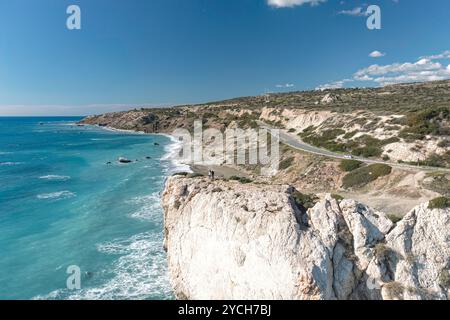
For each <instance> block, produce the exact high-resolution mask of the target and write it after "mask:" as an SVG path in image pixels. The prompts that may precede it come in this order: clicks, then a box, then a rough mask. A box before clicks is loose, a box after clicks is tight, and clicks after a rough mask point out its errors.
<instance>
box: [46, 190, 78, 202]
mask: <svg viewBox="0 0 450 320" xmlns="http://www.w3.org/2000/svg"><path fill="white" fill-rule="evenodd" d="M75 196H76V194H75V193H73V192H70V191H58V192H52V193H42V194H39V195H37V198H38V199H40V200H60V199H68V198H73V197H75Z"/></svg>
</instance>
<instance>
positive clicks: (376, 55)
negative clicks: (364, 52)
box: [369, 50, 386, 58]
mask: <svg viewBox="0 0 450 320" xmlns="http://www.w3.org/2000/svg"><path fill="white" fill-rule="evenodd" d="M385 55H386V53H384V52H380V51H378V50H375V51H373V52H371V53H370V54H369V57H371V58H381V57H384V56H385Z"/></svg>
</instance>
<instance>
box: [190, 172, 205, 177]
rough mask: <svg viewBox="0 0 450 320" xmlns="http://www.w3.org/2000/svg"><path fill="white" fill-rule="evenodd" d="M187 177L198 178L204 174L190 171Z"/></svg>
mask: <svg viewBox="0 0 450 320" xmlns="http://www.w3.org/2000/svg"><path fill="white" fill-rule="evenodd" d="M187 177H188V178H198V177H204V175H203V174H201V173H196V172H194V173H189V174H188V175H187Z"/></svg>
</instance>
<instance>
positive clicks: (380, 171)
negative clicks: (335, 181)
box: [342, 164, 392, 189]
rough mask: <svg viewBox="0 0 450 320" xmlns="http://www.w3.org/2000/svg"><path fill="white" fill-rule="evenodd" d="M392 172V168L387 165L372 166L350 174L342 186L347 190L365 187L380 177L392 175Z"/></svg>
mask: <svg viewBox="0 0 450 320" xmlns="http://www.w3.org/2000/svg"><path fill="white" fill-rule="evenodd" d="M391 172H392V168H391V167H390V166H388V165H386V164H372V165H370V166H367V167H362V168H359V169H356V170H354V171H352V172H350V173H348V174H347V175H346V176H345V177H344V179H343V181H342V182H343V183H342V186H343V187H344V188H346V189H349V188H357V187H363V186H365V185H367V184H368V183H370V182H372V181H375V180H377V179H378V178H379V177H383V176H387V175H389V174H391Z"/></svg>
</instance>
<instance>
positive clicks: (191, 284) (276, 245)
mask: <svg viewBox="0 0 450 320" xmlns="http://www.w3.org/2000/svg"><path fill="white" fill-rule="evenodd" d="M295 192H296V190H294V189H293V188H292V187H289V186H275V185H262V184H261V185H256V184H245V185H244V184H240V183H239V182H232V181H214V182H212V181H209V180H207V179H206V178H194V179H189V178H184V177H171V178H169V179H168V181H167V183H166V188H165V191H164V193H163V199H162V201H163V207H164V210H165V247H166V249H167V252H168V264H169V272H170V278H171V281H172V285H173V288H174V292H175V294H176V296H177V298H179V299H302V300H303V299H311V300H323V299H332V300H334V299H342V300H347V299H374V300H380V299H383V300H395V299H412V300H414V299H448V297H449V291H448V285H449V257H450V210H449V209H448V208H447V209H434V210H430V209H428V204H427V203H425V204H422V205H420V206H418V207H416V208H414V209H413V210H412V211H411V212H409V213H408V214H407V215H406V216H405V217H404V219H403V220H402V221H400V222H399V223H397V225H395V224H394V223H393V222H391V221H390V220H389V219H388V218H387V217H386V216H385V214H384V213H382V212H377V211H375V210H373V209H371V208H369V207H367V206H365V205H363V204H361V203H358V202H355V201H353V200H347V199H345V200H338V199H335V198H337V197H332V196H331V195H326V196H325V197H324V198H323V199H321V200H320V201H319V202H318V203H317V204H316V205H315V206H314V207H313V208H312V209H310V210H308V211H305V210H304V209H303V208H302V206H301V205H299V204H298V203H297V201H296V199H295V197H294V196H293V195H294V193H295Z"/></svg>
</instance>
